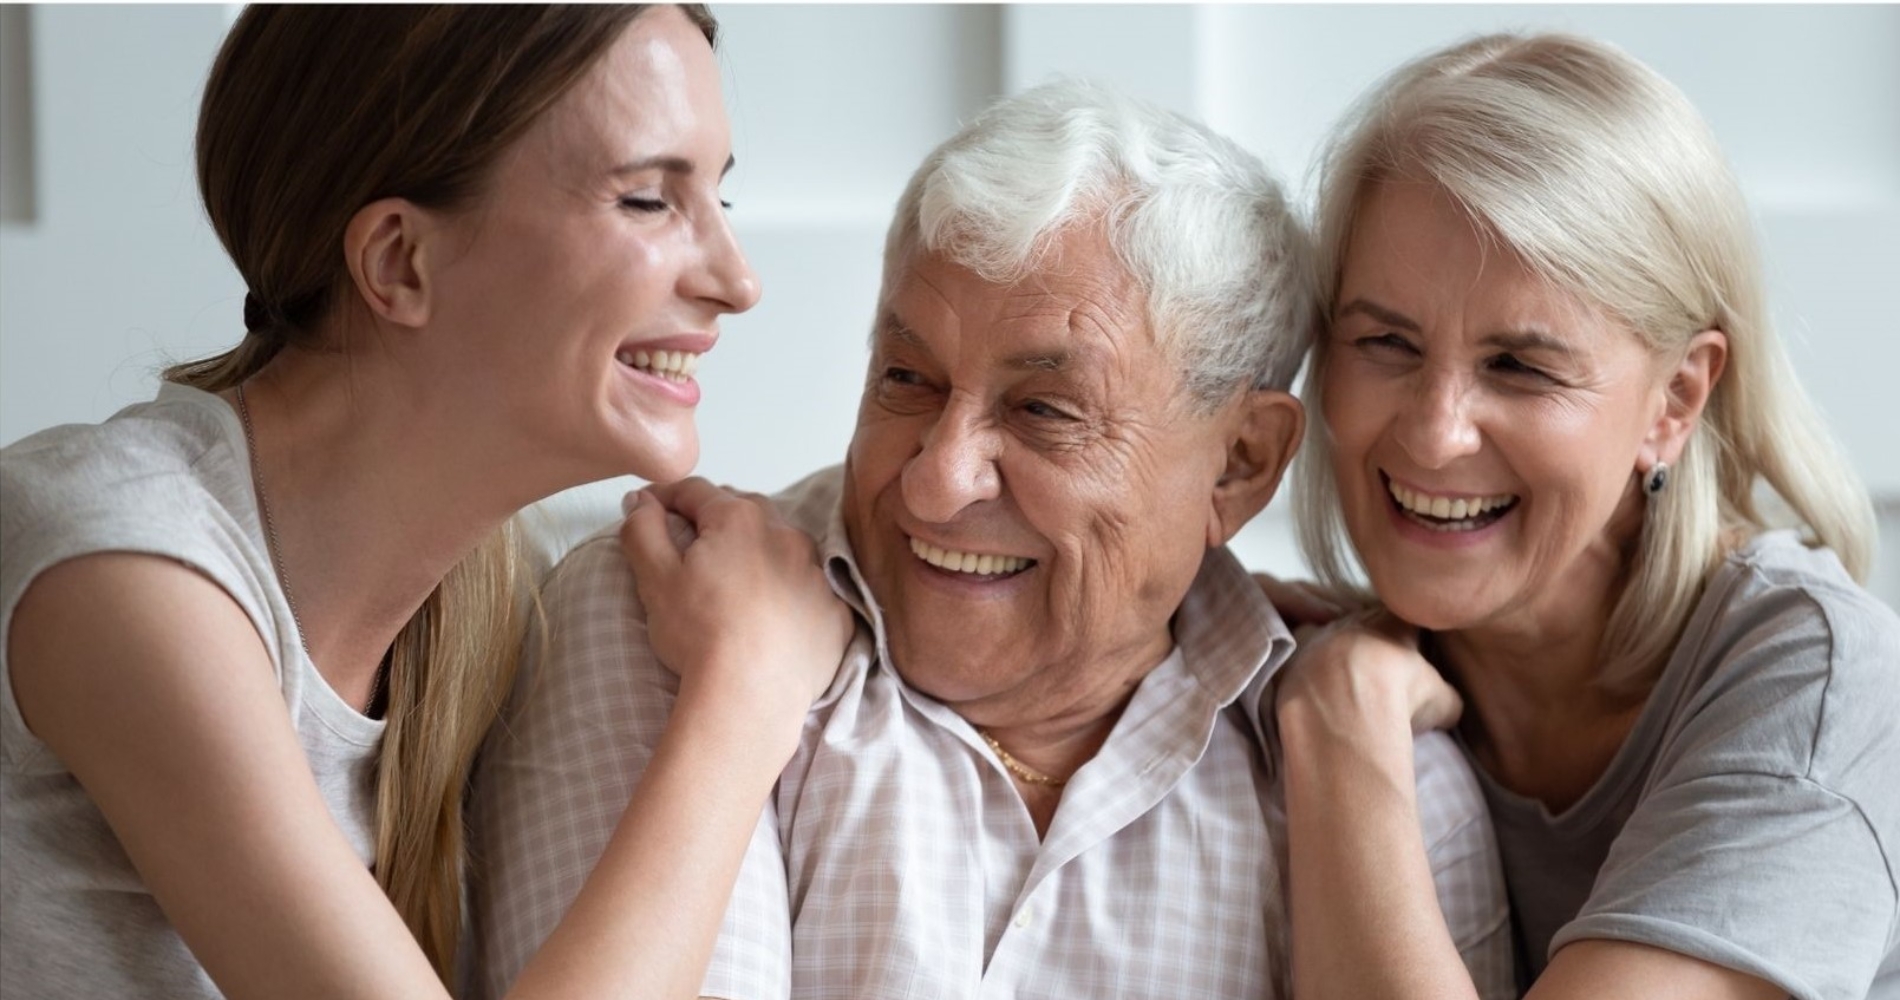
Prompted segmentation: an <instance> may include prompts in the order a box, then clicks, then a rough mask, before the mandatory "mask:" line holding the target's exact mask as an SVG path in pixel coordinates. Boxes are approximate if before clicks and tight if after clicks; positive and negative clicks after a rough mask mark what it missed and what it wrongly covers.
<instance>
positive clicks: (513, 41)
mask: <svg viewBox="0 0 1900 1000" xmlns="http://www.w3.org/2000/svg"><path fill="white" fill-rule="evenodd" d="M646 9H649V7H648V5H638V4H636V5H621V6H585V5H581V6H568V5H556V6H538V7H529V6H497V7H458V6H449V5H411V6H395V7H367V6H346V5H325V4H313V5H286V6H275V5H261V4H260V5H252V6H250V7H247V8H245V10H244V12H243V13H242V14H240V15H239V17H238V19H237V23H236V24H235V25H233V27H232V29H231V32H230V34H229V35H228V36H226V38H225V41H224V44H223V47H222V48H220V49H219V52H218V57H217V61H216V62H215V63H214V64H213V66H212V69H211V75H210V79H209V80H208V81H207V82H206V84H205V93H204V101H203V104H202V106H201V108H200V111H199V116H198V141H197V154H198V184H199V191H200V193H201V194H202V196H203V198H204V203H205V211H206V214H207V215H209V217H210V221H211V225H212V228H213V229H215V230H216V231H217V234H218V238H219V240H220V241H221V242H222V243H223V244H224V246H225V249H226V250H227V251H228V252H229V253H230V255H231V260H232V263H233V264H235V265H236V267H237V270H238V272H239V273H240V274H242V275H243V276H244V280H245V284H246V285H247V286H248V288H249V289H250V294H249V295H248V296H247V301H246V305H245V311H246V314H247V315H246V325H247V326H248V327H249V328H250V329H249V332H248V333H247V334H246V335H245V337H244V340H243V341H242V342H240V343H239V344H238V345H237V347H235V348H233V349H232V350H230V351H227V352H225V353H224V354H221V355H218V356H216V357H212V358H207V359H204V360H201V361H196V362H190V363H186V364H180V365H176V366H173V367H172V368H170V369H169V370H167V371H166V372H165V374H164V377H165V379H166V380H168V381H171V382H177V383H179V384H182V385H187V386H191V387H194V388H198V389H203V390H205V391H207V392H219V391H222V390H225V389H228V388H231V387H232V386H236V385H238V384H240V383H242V382H243V381H244V380H246V379H248V378H250V377H251V376H252V375H254V374H256V373H257V372H258V371H259V370H260V369H262V368H263V367H264V366H265V365H266V364H267V363H269V361H270V360H271V359H272V358H273V357H275V356H276V355H277V354H278V353H279V352H281V351H282V350H284V349H285V348H286V347H290V346H297V347H302V348H306V349H314V350H330V349H337V347H338V345H336V344H334V343H330V342H329V341H330V340H332V339H335V338H333V337H331V333H332V330H331V327H333V326H334V325H335V323H334V322H330V321H332V320H333V319H334V318H335V317H337V316H338V315H339V314H340V313H341V312H342V310H343V308H344V307H345V306H347V305H348V304H349V302H350V301H351V300H350V296H351V295H352V294H353V292H354V286H353V285H352V284H351V281H350V277H349V274H348V272H347V271H346V270H345V269H344V266H343V258H342V256H341V255H340V254H339V253H338V252H337V250H338V247H340V246H341V244H342V240H343V232H344V228H345V226H347V224H348V222H349V219H350V217H351V216H352V215H354V214H355V213H356V212H357V210H358V209H360V208H361V207H362V206H364V205H366V204H369V203H370V202H372V201H374V200H376V199H378V198H384V197H400V198H406V199H409V200H410V201H413V202H416V203H418V204H422V205H427V206H431V207H438V208H453V207H458V206H462V205H465V204H467V203H468V202H470V201H471V200H472V199H474V198H475V197H476V196H478V195H479V194H480V192H481V190H482V188H483V185H484V184H485V182H486V180H487V178H488V176H489V173H490V168H491V167H492V165H493V164H494V163H495V162H496V161H497V159H498V158H499V157H500V156H501V155H502V153H503V152H504V151H505V150H506V149H508V148H509V147H510V146H511V145H512V144H513V143H514V141H515V140H516V139H517V138H519V137H520V136H521V135H522V134H523V133H524V132H526V131H527V129H528V128H529V127H530V126H531V125H532V124H533V122H534V121H535V120H536V119H537V118H538V116H539V115H540V114H541V113H542V112H543V111H544V110H546V109H547V108H548V107H550V106H552V105H553V104H554V103H555V102H556V101H557V100H559V99H560V97H561V96H562V95H563V94H565V93H566V92H567V90H568V89H569V88H570V87H572V86H573V85H574V83H575V82H577V81H578V80H580V79H581V77H582V76H583V75H584V74H585V73H586V72H587V70H588V69H589V68H591V67H592V66H593V65H594V63H595V62H596V61H597V60H598V59H599V57H600V56H601V54H602V53H604V52H606V51H607V50H608V48H609V47H610V46H611V45H612V44H613V42H614V40H615V39H617V38H618V37H619V36H620V34H621V32H622V31H623V30H624V29H625V28H626V26H627V25H629V24H631V23H632V22H633V20H634V19H635V18H637V17H639V16H640V14H641V13H642V12H643V11H644V10H646ZM680 9H681V11H682V12H683V13H684V14H685V15H686V17H687V18H688V19H689V20H691V21H692V22H693V23H694V24H695V25H696V26H697V27H698V28H699V29H700V31H701V32H702V33H703V34H705V36H706V39H707V41H708V42H712V41H714V40H715V36H716V32H717V26H716V24H715V22H714V21H713V18H712V15H711V14H710V13H709V12H708V11H707V10H706V9H705V8H704V7H703V6H700V5H697V4H687V5H684V6H683V7H682V8H680ZM517 530H518V529H517V527H516V524H515V522H514V521H513V520H510V521H508V522H507V523H505V524H503V525H502V526H501V527H500V528H499V529H497V530H496V532H495V533H494V534H493V535H491V536H490V537H489V538H487V539H485V540H484V541H483V542H481V543H480V544H479V545H477V546H476V547H475V549H474V550H472V551H471V552H469V553H468V554H467V555H466V556H464V557H463V559H462V561H461V562H460V563H458V564H457V565H456V566H455V567H454V568H453V569H452V570H451V571H450V572H449V574H448V575H447V576H446V577H445V578H444V579H443V580H442V582H441V583H440V584H439V585H438V586H437V587H436V589H435V591H434V592H433V593H431V594H430V595H429V597H428V599H427V600H426V601H424V603H423V605H422V607H421V608H420V609H419V610H417V611H416V613H415V615H414V616H413V617H412V618H411V619H410V620H409V622H408V623H407V624H406V625H404V627H403V629H402V631H401V632H400V633H399V634H398V635H397V637H396V641H395V643H394V644H393V645H392V646H391V647H390V650H389V660H388V662H389V676H388V682H387V683H388V689H387V690H388V698H387V708H386V714H385V717H386V719H387V720H388V725H387V729H386V731H385V732H384V734H383V741H382V749H381V755H380V757H379V759H378V763H377V776H376V785H377V787H376V808H377V814H376V821H377V833H376V879H377V882H378V883H380V884H381V885H382V887H383V891H384V892H385V893H387V894H388V896H389V899H390V902H391V903H392V904H393V905H394V906H395V908H396V911H397V912H398V913H400V914H401V915H402V918H403V921H404V922H405V923H406V924H407V925H408V927H409V930H410V932H411V933H413V934H414V935H415V937H416V940H417V942H418V943H419V944H420V945H421V946H422V950H423V952H424V953H425V954H427V955H428V956H429V960H430V962H431V963H432V964H433V965H434V966H435V969H436V973H437V974H438V975H439V976H441V977H442V979H443V981H444V982H445V983H447V982H448V981H449V980H450V975H451V971H452V968H453V963H454V961H455V954H456V947H457V942H458V939H459V937H460V933H461V921H462V871H463V855H464V851H465V845H464V822H463V816H462V809H463V800H464V793H465V791H466V786H467V783H468V777H469V772H470V769H471V767H472V766H473V763H474V758H475V754H476V751H477V750H478V749H479V748H480V746H481V743H482V739H483V737H484V736H485V734H486V733H487V732H488V729H489V727H490V726H491V725H492V724H493V722H494V721H495V719H496V718H497V717H498V716H499V714H500V710H501V703H502V701H503V699H504V697H505V696H506V694H507V691H508V688H509V686H510V684H511V683H512V680H513V677H514V672H515V666H516V662H517V657H518V655H519V650H520V646H521V641H522V635H523V632H524V631H525V627H524V626H525V622H526V619H527V617H528V613H529V610H530V608H531V607H532V605H531V601H532V588H531V577H532V572H531V569H530V567H529V566H528V565H527V564H526V562H525V561H524V556H523V553H522V546H521V542H520V540H519V537H518V534H517ZM524 594H526V595H528V600H527V601H524V600H523V595H524Z"/></svg>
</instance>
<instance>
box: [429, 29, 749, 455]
mask: <svg viewBox="0 0 1900 1000" xmlns="http://www.w3.org/2000/svg"><path fill="white" fill-rule="evenodd" d="M730 156H731V136H730V134H729V131H728V128H727V123H726V112H725V107H724V104H723V103H722V99H721V97H720V90H719V70H718V63H717V61H716V60H715V58H714V55H713V51H712V48H711V46H709V45H708V44H707V42H706V38H705V36H704V35H703V34H701V33H700V30H699V29H698V28H697V27H696V26H694V25H693V24H692V23H691V22H690V21H688V20H687V18H686V17H685V16H683V15H682V14H680V12H679V11H678V10H676V9H673V8H656V9H654V10H651V11H649V12H647V13H644V14H642V15H640V16H639V17H638V18H637V19H636V20H635V21H634V22H633V23H632V24H631V25H630V26H628V27H627V28H626V29H625V31H624V32H623V33H622V34H621V36H620V38H619V39H618V40H617V41H616V42H615V43H614V44H613V45H612V46H611V48H610V49H609V50H608V51H607V52H606V53H605V54H604V55H603V56H602V57H601V58H600V59H599V60H598V61H597V62H596V63H595V64H594V66H593V67H592V68H591V69H589V70H588V72H587V73H586V75H585V76H584V77H582V79H581V80H580V81H578V82H577V83H576V84H575V85H574V86H573V88H572V89H570V90H569V91H567V92H566V93H565V94H564V95H563V96H562V97H561V98H560V100H559V101H557V102H556V103H555V104H554V105H553V106H552V107H550V108H549V109H548V110H547V111H546V112H545V113H543V114H542V115H541V117H540V118H538V119H537V120H536V121H535V122H534V124H533V125H532V126H531V127H530V128H529V130H528V132H527V133H526V134H525V135H524V136H523V137H522V138H521V139H520V140H519V141H517V142H516V143H515V144H514V145H513V146H512V147H510V148H509V150H508V152H507V153H505V154H504V155H503V157H502V159H501V162H500V163H498V164H497V166H496V168H495V172H494V174H493V176H492V178H491V179H490V182H489V185H488V188H487V190H486V191H485V192H484V193H483V196H482V197H481V199H480V201H479V203H478V204H477V205H475V206H474V207H473V208H471V209H469V210H466V211H461V212H457V213H454V214H453V216H452V217H451V218H450V219H449V222H448V225H449V226H450V228H451V232H450V237H451V238H450V239H448V240H445V241H443V242H444V244H445V245H446V246H448V247H449V248H450V251H451V252H450V254H449V255H448V259H447V260H446V261H445V262H444V265H443V266H442V267H441V268H440V273H439V274H438V275H437V280H438V283H439V284H438V287H439V289H440V294H439V295H438V296H437V301H438V302H439V304H440V308H439V310H438V315H437V317H436V318H437V319H439V320H440V324H439V325H440V326H441V328H442V329H444V330H446V331H448V333H449V334H450V335H451V336H450V337H448V338H445V343H444V344H443V345H442V349H441V351H440V352H439V353H440V354H441V355H442V356H441V357H439V358H433V359H432V363H433V364H434V365H435V366H436V369H435V370H436V372H437V376H438V379H439V380H442V381H445V382H446V383H447V384H449V385H451V386H452V387H453V388H454V389H455V390H456V392H457V394H458V395H459V396H460V397H463V398H468V399H474V400H479V401H480V404H481V406H482V407H484V408H485V417H486V419H485V421H484V423H485V424H486V425H488V426H491V427H493V426H499V427H502V428H506V431H505V433H507V434H509V435H513V436H514V437H516V438H518V440H497V441H496V442H495V444H496V450H497V454H534V455H542V456H547V457H548V459H549V461H563V462H565V463H567V465H568V466H571V467H564V469H563V473H562V474H563V475H564V476H565V478H567V479H568V480H570V481H585V480H587V479H594V478H600V477H602V476H607V475H613V474H618V473H626V472H632V473H635V474H638V475H641V476H643V477H646V478H649V479H658V480H665V479H675V478H678V477H680V476H682V475H685V474H686V473H687V472H688V471H690V470H691V469H692V466H693V464H694V462H695V461H696V459H697V457H698V438H697V436H696V431H695V428H694V424H693V416H694V408H695V405H696V404H697V402H698V400H699V387H698V383H697V382H696V381H695V380H694V379H693V377H692V373H693V368H694V367H696V364H697V361H698V359H699V356H700V355H701V354H704V353H705V352H706V351H708V350H710V349H711V348H712V346H713V342H714V341H715V340H716V339H717V336H718V330H717V321H718V319H719V317H720V316H721V315H723V314H725V313H730V312H736V311H740V310H744V309H747V308H749V307H751V305H752V304H753V303H754V302H756V301H757V299H758V282H757V280H756V277H755V276H754V275H753V273H752V270H751V268H750V266H749V265H748V264H747V263H746V260H745V257H744V255H743V254H742V253H741V252H740V250H739V247H738V244H737V242H736V241H735V239H734V237H733V234H732V230H731V228H730V227H729V226H728V224H727V220H726V216H725V210H724V209H723V207H722V206H721V204H720V196H719V183H720V179H721V177H722V176H723V175H724V173H725V170H726V168H727V166H728V164H729V161H730ZM495 416H499V417H500V418H501V419H499V420H497V419H494V417H495Z"/></svg>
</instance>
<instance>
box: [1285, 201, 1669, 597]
mask: <svg viewBox="0 0 1900 1000" xmlns="http://www.w3.org/2000/svg"><path fill="white" fill-rule="evenodd" d="M1327 352H1328V354H1327V362H1326V370H1325V374H1324V382H1323V385H1322V389H1323V399H1324V410H1325V413H1324V419H1325V421H1326V425H1327V427H1328V429H1329V430H1330V431H1331V435H1332V441H1333V449H1334V452H1333V468H1334V471H1335V473H1336V475H1337V476H1338V481H1339V490H1340V500H1341V503H1342V505H1343V508H1344V514H1345V520H1346V525H1347V528H1348V530H1349V532H1350V533H1351V535H1352V540H1353V544H1354V546H1355V547H1356V548H1357V549H1358V551H1359V554H1360V557H1361V559H1362V561H1363V562H1364V563H1365V566H1366V569H1367V571H1368V573H1369V575H1370V577H1371V581H1372V584H1373V587H1374V589H1376V590H1377V591H1378V593H1379V596H1380V598H1381V599H1383V600H1384V601H1385V602H1386V603H1387V604H1388V605H1389V606H1391V607H1392V609H1393V610H1394V611H1395V612H1397V613H1398V614H1399V615H1400V616H1401V617H1403V618H1405V619H1407V620H1409V621H1411V622H1413V623H1415V624H1418V625H1421V626H1424V627H1427V628H1432V629H1438V630H1451V629H1465V628H1473V627H1483V626H1487V625H1500V626H1504V627H1506V628H1510V627H1514V626H1516V625H1522V624H1535V623H1538V622H1544V623H1546V624H1549V623H1552V622H1554V621H1556V620H1561V619H1566V618H1570V617H1573V616H1572V615H1570V614H1569V612H1570V611H1572V610H1574V609H1573V608H1572V607H1571V605H1573V604H1574V603H1575V602H1577V601H1579V600H1586V601H1587V600H1593V599H1600V598H1601V596H1602V595H1603V593H1604V592H1605V589H1606V588H1607V587H1608V586H1610V585H1611V581H1613V580H1614V579H1615V578H1616V575H1617V574H1618V572H1620V570H1621V568H1622V566H1623V556H1622V554H1621V553H1622V551H1623V547H1624V545H1625V544H1626V543H1627V542H1628V541H1629V540H1630V539H1631V538H1632V537H1633V535H1634V533H1635V530H1636V529H1637V527H1639V525H1640V518H1641V502H1642V501H1641V496H1640V494H1639V492H1638V488H1637V485H1636V466H1637V460H1638V455H1639V449H1640V448H1641V446H1642V443H1643V440H1644V437H1645V435H1646V433H1647V432H1648V431H1649V428H1650V426H1651V425H1652V424H1653V423H1654V421H1655V420H1656V418H1657V416H1658V415H1659V414H1660V413H1661V412H1662V409H1663V406H1664V402H1665V397H1664V394H1663V386H1662V378H1661V375H1660V372H1659V371H1658V369H1657V368H1656V366H1655V365H1654V364H1653V363H1652V361H1651V356H1650V354H1649V352H1648V351H1647V350H1646V349H1645V348H1644V346H1643V345H1642V344H1641V343H1640V342H1639V341H1638V340H1637V339H1636V337H1635V336H1634V334H1633V333H1631V332H1630V331H1629V330H1627V329H1626V328H1624V327H1622V326H1620V325H1619V324H1618V323H1617V322H1616V321H1614V320H1613V319H1611V318H1610V317H1608V316H1606V315H1604V314H1603V313H1601V312H1600V311H1598V310H1595V309H1593V308H1591V307H1589V306H1588V305H1586V304H1584V303H1582V302H1580V301H1578V300H1577V299H1576V298H1575V297H1573V296H1570V295H1568V294H1565V293H1564V292H1562V291H1559V290H1556V289H1553V288H1551V287H1550V286H1548V285H1547V284H1545V283H1544V282H1543V281H1541V280H1540V279H1539V278H1538V277H1537V276H1535V275H1534V274H1532V273H1531V272H1530V271H1529V270H1527V269H1526V268H1525V267H1524V266H1523V265H1522V264H1521V263H1520V262H1519V261H1517V260H1516V259H1515V258H1514V257H1513V256H1511V255H1509V254H1507V253H1503V252H1500V251H1499V250H1498V249H1496V248H1495V246H1489V245H1487V243H1486V241H1485V240H1484V239H1483V238H1482V237H1481V236H1480V235H1479V233H1478V232H1477V231H1476V230H1475V228H1474V226H1473V224H1472V223H1471V221H1470V220H1469V219H1468V218H1467V217H1466V216H1465V215H1464V214H1463V212H1461V211H1460V210H1459V209H1458V207H1457V206H1456V205H1455V204H1454V203H1453V202H1452V201H1451V200H1450V199H1449V197H1448V196H1446V195H1445V194H1444V193H1443V191H1442V189H1439V188H1437V187H1436V186H1433V185H1427V184H1412V183H1393V184H1381V185H1376V186H1375V187H1374V188H1373V189H1372V190H1371V191H1370V192H1368V193H1367V195H1366V197H1365V199H1364V201H1363V202H1362V204H1361V206H1360V214H1359V216H1358V221H1357V224H1356V225H1355V227H1354V229H1353V232H1352V237H1351V242H1350V243H1349V245H1348V252H1347V254H1346V260H1345V268H1344V272H1343V274H1342V280H1341V284H1340V290H1339V296H1338V298H1337V307H1336V308H1335V311H1334V314H1333V326H1332V330H1331V332H1330V334H1329V338H1328V341H1327ZM1603 612H1604V613H1607V608H1604V609H1603Z"/></svg>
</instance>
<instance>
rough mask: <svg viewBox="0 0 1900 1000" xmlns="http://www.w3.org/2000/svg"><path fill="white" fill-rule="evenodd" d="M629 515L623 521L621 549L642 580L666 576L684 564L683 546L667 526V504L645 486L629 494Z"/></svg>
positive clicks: (658, 578) (627, 501) (634, 572)
mask: <svg viewBox="0 0 1900 1000" xmlns="http://www.w3.org/2000/svg"><path fill="white" fill-rule="evenodd" d="M626 503H627V504H629V505H630V506H629V508H628V511H627V519H626V520H624V521H622V522H620V551H621V553H622V554H624V555H625V556H626V557H627V565H629V566H631V567H633V575H634V576H635V577H636V578H637V579H639V580H642V581H648V582H651V581H656V580H660V579H664V578H665V577H666V576H668V575H670V574H671V573H672V572H673V571H674V570H677V569H679V567H680V550H679V547H678V546H676V545H674V544H673V539H672V537H671V536H670V535H668V534H667V530H666V508H665V507H663V506H661V505H660V502H659V501H658V500H655V499H654V498H653V497H652V496H650V495H648V494H647V492H646V491H645V490H641V491H640V492H638V493H629V494H627V500H626Z"/></svg>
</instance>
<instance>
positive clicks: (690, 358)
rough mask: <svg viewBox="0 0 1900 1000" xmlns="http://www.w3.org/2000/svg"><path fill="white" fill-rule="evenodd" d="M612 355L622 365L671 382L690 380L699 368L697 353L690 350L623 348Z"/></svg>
mask: <svg viewBox="0 0 1900 1000" xmlns="http://www.w3.org/2000/svg"><path fill="white" fill-rule="evenodd" d="M614 357H615V358H616V359H617V360H618V361H619V362H620V363H621V364H623V365H627V366H628V367H631V368H638V369H639V370H641V371H643V372H646V373H648V374H650V375H658V376H659V377H661V378H663V379H667V380H668V381H672V382H687V381H691V380H692V377H693V373H694V372H696V371H698V370H699V355H698V354H695V353H693V352H692V351H628V350H626V349H624V348H623V349H622V350H621V351H619V352H618V353H616V354H615V355H614Z"/></svg>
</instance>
